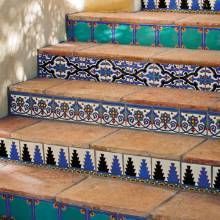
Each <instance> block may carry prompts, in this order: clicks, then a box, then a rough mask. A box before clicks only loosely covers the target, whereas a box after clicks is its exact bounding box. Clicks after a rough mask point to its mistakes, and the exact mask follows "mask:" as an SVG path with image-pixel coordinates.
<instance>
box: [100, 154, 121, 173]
mask: <svg viewBox="0 0 220 220" xmlns="http://www.w3.org/2000/svg"><path fill="white" fill-rule="evenodd" d="M103 162H104V163H105V164H104V165H106V168H107V170H108V173H110V174H112V175H115V176H122V175H123V159H122V154H120V153H112V152H105V151H96V169H97V170H96V171H97V172H106V171H107V170H102V168H103V166H102V164H103Z"/></svg>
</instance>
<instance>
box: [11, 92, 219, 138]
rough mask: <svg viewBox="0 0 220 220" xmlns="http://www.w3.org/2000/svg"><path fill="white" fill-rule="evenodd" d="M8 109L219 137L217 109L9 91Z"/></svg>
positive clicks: (53, 117)
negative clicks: (204, 109) (190, 108)
mask: <svg viewBox="0 0 220 220" xmlns="http://www.w3.org/2000/svg"><path fill="white" fill-rule="evenodd" d="M10 113H11V114H12V115H21V116H29V117H33V118H42V119H55V120H61V121H69V122H82V123H89V124H102V125H105V126H113V127H124V128H131V129H140V130H152V131H157V132H167V133H181V134H186V135H195V136H204V137H214V138H220V113H219V112H215V113H214V112H207V111H195V110H187V109H176V108H165V107H155V106H146V105H144V106H142V105H132V104H127V103H117V102H105V101H95V100H83V99H74V98H63V97H51V96H46V95H39V94H28V93H20V92H11V93H10Z"/></svg>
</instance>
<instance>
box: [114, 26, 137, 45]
mask: <svg viewBox="0 0 220 220" xmlns="http://www.w3.org/2000/svg"><path fill="white" fill-rule="evenodd" d="M115 41H116V42H117V43H119V44H132V43H133V28H132V27H131V25H129V24H119V25H117V26H116V27H115Z"/></svg>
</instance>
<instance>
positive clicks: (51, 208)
mask: <svg viewBox="0 0 220 220" xmlns="http://www.w3.org/2000/svg"><path fill="white" fill-rule="evenodd" d="M57 216H58V207H56V206H55V204H54V203H53V202H52V201H51V202H48V201H39V202H37V203H35V217H36V218H35V220H46V219H48V220H49V219H51V220H56V219H57Z"/></svg>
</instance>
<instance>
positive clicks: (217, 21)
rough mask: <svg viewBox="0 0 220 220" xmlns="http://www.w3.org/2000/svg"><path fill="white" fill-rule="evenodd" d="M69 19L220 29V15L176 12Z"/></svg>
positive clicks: (79, 15)
mask: <svg viewBox="0 0 220 220" xmlns="http://www.w3.org/2000/svg"><path fill="white" fill-rule="evenodd" d="M68 17H69V19H72V20H86V21H101V22H102V21H103V22H104V21H107V22H119V23H126V22H127V23H133V24H140V23H141V24H158V25H163V24H168V25H181V26H205V27H219V26H220V14H190V13H175V12H149V11H148V12H144V11H142V12H135V13H94V12H83V13H75V14H69V15H68Z"/></svg>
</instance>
